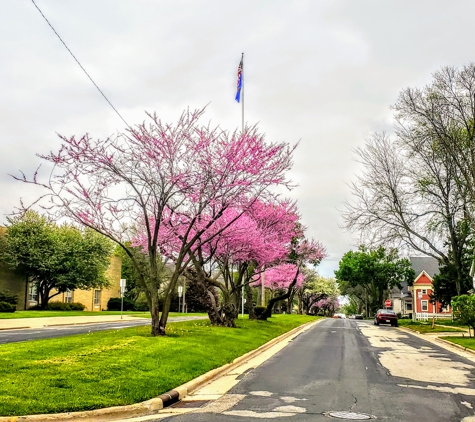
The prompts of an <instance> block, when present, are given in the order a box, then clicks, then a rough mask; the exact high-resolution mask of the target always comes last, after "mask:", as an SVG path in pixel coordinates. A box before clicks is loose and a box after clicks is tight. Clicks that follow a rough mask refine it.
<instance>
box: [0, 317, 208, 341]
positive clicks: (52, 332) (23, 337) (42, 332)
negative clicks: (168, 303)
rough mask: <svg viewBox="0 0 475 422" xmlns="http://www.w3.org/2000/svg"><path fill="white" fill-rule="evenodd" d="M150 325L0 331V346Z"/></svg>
mask: <svg viewBox="0 0 475 422" xmlns="http://www.w3.org/2000/svg"><path fill="white" fill-rule="evenodd" d="M206 318H207V317H205V316H183V317H170V318H169V319H168V322H179V321H191V320H195V319H206ZM142 325H150V319H149V318H136V320H134V321H125V320H124V321H116V322H98V323H90V324H83V325H58V326H49V327H42V328H24V329H17V330H15V329H13V330H5V331H0V344H6V343H18V342H21V341H32V340H42V339H47V338H57V337H65V336H71V335H74V334H86V333H93V332H96V331H105V330H120V329H122V328H129V327H138V326H142Z"/></svg>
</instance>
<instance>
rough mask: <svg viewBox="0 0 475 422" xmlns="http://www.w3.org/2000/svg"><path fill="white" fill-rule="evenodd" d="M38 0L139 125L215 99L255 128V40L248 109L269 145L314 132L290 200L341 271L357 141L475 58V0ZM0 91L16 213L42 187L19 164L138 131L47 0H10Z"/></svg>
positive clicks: (7, 185)
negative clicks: (398, 104) (240, 95)
mask: <svg viewBox="0 0 475 422" xmlns="http://www.w3.org/2000/svg"><path fill="white" fill-rule="evenodd" d="M35 1H36V3H37V5H38V6H39V8H40V9H41V10H42V11H43V13H44V14H45V16H46V17H47V18H48V19H49V21H50V22H51V24H52V25H53V26H54V28H55V29H56V31H57V32H58V33H59V34H60V36H61V37H62V38H63V40H64V41H65V42H66V44H67V45H68V47H69V48H70V49H71V50H72V52H73V53H74V54H75V56H76V57H77V58H78V60H79V61H80V62H81V63H82V65H83V66H84V67H85V68H86V70H87V71H88V73H89V74H90V75H91V76H92V78H93V79H94V80H95V82H96V83H97V84H98V85H99V87H100V88H101V89H102V91H103V92H104V93H105V94H106V96H107V97H108V98H109V100H110V101H111V102H112V104H113V105H114V106H115V107H116V109H117V110H118V111H119V112H120V114H121V115H122V116H123V117H124V119H125V120H126V121H127V123H128V124H134V123H139V122H141V121H143V120H144V119H145V114H144V111H145V110H147V111H156V112H157V114H158V115H160V116H161V117H162V118H163V119H165V120H167V121H174V120H176V119H177V117H178V116H179V114H180V113H181V111H182V110H184V109H185V108H186V107H188V106H189V107H190V108H193V109H194V108H200V107H203V106H205V105H206V104H208V103H209V105H208V108H207V113H206V115H205V116H206V118H207V120H211V121H212V122H213V123H215V124H219V125H221V126H222V127H224V128H228V129H231V130H233V129H235V128H237V127H239V126H240V124H241V106H240V105H239V104H238V103H236V102H235V100H234V96H235V84H236V71H237V65H238V63H239V60H240V57H241V53H242V52H244V54H245V59H244V60H245V63H244V67H245V73H244V75H245V76H244V78H245V120H246V121H247V122H248V123H249V124H256V123H258V125H259V127H260V130H261V131H262V132H265V133H266V136H267V139H268V140H269V141H288V142H290V143H294V142H297V141H299V140H300V146H299V147H298V150H297V152H296V154H295V160H294V161H295V165H294V169H293V171H292V174H291V177H292V179H293V180H294V181H296V182H297V183H298V185H299V186H298V187H297V188H296V189H295V190H294V191H293V192H292V193H291V194H290V196H291V197H292V198H294V199H296V200H297V201H298V204H299V208H300V211H301V214H302V219H303V222H304V224H305V225H306V226H307V227H308V232H307V234H308V236H309V237H314V238H316V239H318V240H320V241H321V242H322V243H323V244H324V245H325V246H326V248H327V251H328V253H329V257H328V258H327V259H326V260H325V261H324V262H323V263H322V264H321V266H320V273H321V274H323V275H326V276H332V275H333V271H334V270H335V269H336V268H337V266H338V261H339V259H340V258H341V256H342V255H343V254H344V253H345V252H346V251H348V250H349V249H351V248H353V247H354V246H355V240H354V239H355V238H356V237H355V236H352V235H350V234H349V233H346V232H345V231H344V230H342V229H340V228H339V225H341V223H342V221H341V217H340V212H339V211H340V210H341V209H342V208H343V202H344V201H345V199H348V198H349V191H348V188H347V185H346V183H348V182H350V181H351V180H352V178H353V176H354V174H355V173H356V172H358V165H357V164H356V163H355V162H354V160H353V155H352V149H354V148H355V147H357V146H361V145H363V144H364V141H365V139H367V138H368V137H369V136H370V134H371V133H372V132H375V131H382V130H386V131H391V130H392V118H391V111H390V110H389V106H390V105H391V104H393V103H394V102H395V100H396V98H397V95H398V92H399V91H401V90H402V89H403V88H405V87H408V86H411V87H415V86H422V85H424V84H425V83H427V82H429V81H430V79H431V73H432V72H434V71H435V70H437V69H439V68H440V67H441V66H445V65H453V66H461V65H464V64H467V63H469V62H471V61H474V60H475V42H474V39H475V33H474V27H473V16H475V2H474V1H472V0H467V1H463V0H458V1H456V2H454V1H449V0H447V1H436V0H427V1H421V0H418V1H413V0H410V1H404V0H397V1H392V0H385V1H381V0H366V1H362V0H350V1H343V0H340V1H339V0H331V1H322V0H318V1H317V0H308V1H307V0H302V1H295V0H292V1H290V0H288V1H276V0H267V1H259V0H250V1H243V0H239V1H232V0H228V1H222V0H210V1H200V0H195V1H191V0H189V1H180V0H173V1H172V0H168V1H162V0H35ZM0 98H1V101H0V108H1V110H0V140H1V141H0V169H1V171H0V192H1V195H0V214H1V218H0V224H1V223H4V222H5V214H9V213H11V212H12V210H13V209H14V207H15V206H18V204H19V201H20V198H21V197H23V198H26V199H27V200H28V198H33V197H34V196H35V191H33V190H32V189H31V188H30V187H29V186H26V185H24V184H22V183H20V182H16V181H14V180H13V179H12V178H11V177H10V176H8V174H9V173H13V174H18V171H19V170H23V171H25V172H26V173H29V174H31V173H32V172H33V171H34V169H35V168H36V166H37V165H38V164H39V163H40V160H39V158H37V157H36V156H35V154H36V153H46V152H48V151H49V150H57V149H58V146H59V139H58V138H57V136H56V133H61V134H63V135H73V134H74V135H82V134H84V133H86V132H89V133H90V134H91V135H92V136H93V137H104V136H107V135H110V134H112V133H114V132H116V131H117V130H123V129H124V123H123V122H122V121H121V120H120V118H119V117H118V116H117V114H116V113H115V112H114V111H113V110H112V108H111V107H110V106H109V105H108V104H107V102H106V101H105V100H104V98H103V97H102V96H101V95H100V94H99V92H98V91H97V90H96V88H95V87H94V86H93V85H92V83H91V82H90V81H89V79H88V78H87V76H86V75H85V74H84V73H83V71H82V70H81V69H80V67H79V66H78V65H77V63H76V62H75V61H74V60H73V58H72V57H71V56H70V55H69V53H68V52H67V50H66V49H65V47H64V46H63V45H62V44H61V42H60V41H59V39H58V38H57V37H56V35H55V34H54V32H53V31H52V29H51V28H50V27H49V26H48V24H47V23H46V22H45V20H44V19H43V17H42V16H41V15H40V13H39V12H38V10H37V9H36V8H35V6H34V4H33V3H32V2H31V0H0ZM37 192H38V191H36V193H37Z"/></svg>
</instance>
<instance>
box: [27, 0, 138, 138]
mask: <svg viewBox="0 0 475 422" xmlns="http://www.w3.org/2000/svg"><path fill="white" fill-rule="evenodd" d="M31 2H32V3H33V4H34V5H35V7H36V8H37V9H38V12H40V13H41V16H43V18H44V19H45V21H46V22H47V23H48V25H49V26H50V27H51V29H52V30H53V31H54V33H55V34H56V36H57V37H58V38H59V40H60V41H61V42H62V43H63V45H64V46H65V47H66V50H68V51H69V54H71V56H73V59H74V60H76V63H77V64H78V65H79V67H80V68H81V69H82V70H83V71H84V73H85V74H86V75H87V77H88V78H89V79H90V81H91V82H92V83H93V84H94V86H95V87H96V88H97V90H98V91H99V92H100V93H101V95H102V96H103V97H104V98H105V100H106V101H107V102H108V103H109V105H110V106H111V107H112V108H113V109H114V111H115V112H116V113H117V115H118V116H119V117H120V118H121V119H122V121H123V122H124V123H125V125H126V126H127V127H128V128H129V129H130V126H129V124H128V123H127V122H126V121H125V119H124V118H123V117H122V116H121V115H120V113H119V112H118V111H117V109H116V108H115V107H114V106H113V105H112V103H111V102H110V101H109V99H108V98H107V97H106V95H105V94H104V93H103V92H102V91H101V89H100V88H99V87H98V86H97V84H96V83H95V82H94V81H93V79H92V78H91V76H90V75H89V73H87V72H86V69H84V67H83V66H82V64H81V63H79V60H78V59H77V58H76V56H75V55H74V54H73V53H72V51H71V50H70V49H69V48H68V46H67V45H66V43H65V42H64V41H63V39H62V38H61V37H60V36H59V34H58V33H57V32H56V30H55V29H54V28H53V25H51V23H50V21H49V20H48V19H47V18H46V16H45V15H44V14H43V12H42V11H41V9H40V8H39V7H38V5H37V4H36V3H35V0H31Z"/></svg>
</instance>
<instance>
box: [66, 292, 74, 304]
mask: <svg viewBox="0 0 475 422" xmlns="http://www.w3.org/2000/svg"><path fill="white" fill-rule="evenodd" d="M64 301H65V302H66V303H71V302H72V301H73V292H72V291H71V290H66V291H65V292H64Z"/></svg>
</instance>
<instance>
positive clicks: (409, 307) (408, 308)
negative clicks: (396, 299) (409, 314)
mask: <svg viewBox="0 0 475 422" xmlns="http://www.w3.org/2000/svg"><path fill="white" fill-rule="evenodd" d="M406 311H412V302H406Z"/></svg>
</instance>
